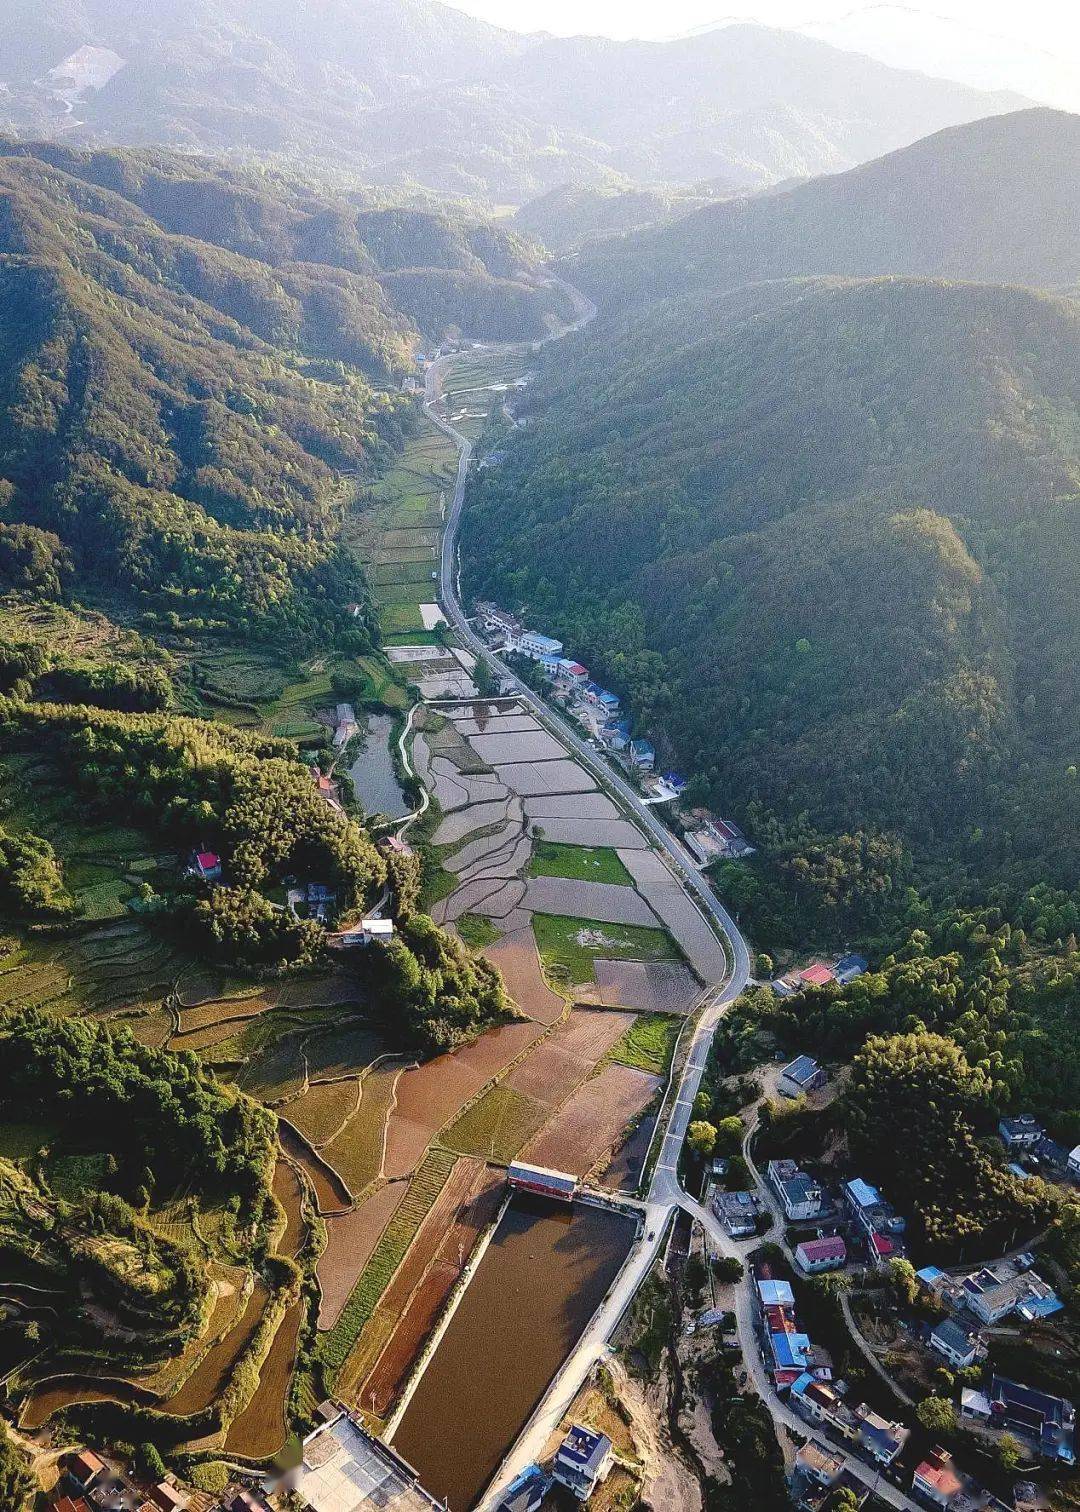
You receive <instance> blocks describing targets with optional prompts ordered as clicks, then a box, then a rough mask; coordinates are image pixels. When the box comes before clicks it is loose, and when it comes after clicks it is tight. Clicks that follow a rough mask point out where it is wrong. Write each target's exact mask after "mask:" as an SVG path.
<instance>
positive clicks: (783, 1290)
mask: <svg viewBox="0 0 1080 1512" xmlns="http://www.w3.org/2000/svg"><path fill="white" fill-rule="evenodd" d="M757 1289H758V1296H759V1297H760V1298H761V1301H762V1305H763V1306H764V1307H794V1306H795V1293H794V1292H793V1291H792V1289H791V1283H790V1281H759V1282H758V1284H757Z"/></svg>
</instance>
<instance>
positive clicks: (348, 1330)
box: [318, 1150, 457, 1380]
mask: <svg viewBox="0 0 1080 1512" xmlns="http://www.w3.org/2000/svg"><path fill="white" fill-rule="evenodd" d="M456 1159H457V1157H456V1156H455V1155H452V1154H451V1153H450V1152H449V1151H448V1150H429V1151H428V1153H427V1155H425V1157H424V1159H423V1162H422V1163H421V1165H420V1167H419V1169H418V1170H417V1172H416V1174H415V1176H414V1177H413V1178H412V1181H411V1182H410V1183H409V1190H408V1192H406V1194H405V1199H404V1201H403V1202H402V1204H401V1206H400V1207H399V1208H398V1210H397V1212H396V1213H395V1214H394V1216H393V1217H392V1218H391V1219H390V1222H389V1223H388V1224H387V1226H386V1229H385V1230H384V1232H383V1235H382V1238H381V1239H380V1240H379V1242H378V1244H377V1245H376V1246H375V1249H374V1251H373V1252H372V1255H371V1259H370V1260H369V1261H368V1263H367V1264H366V1265H365V1266H364V1269H363V1271H362V1272H361V1273H360V1278H359V1280H358V1281H357V1283H356V1285H355V1286H354V1287H353V1291H352V1296H351V1297H350V1298H349V1300H348V1302H346V1304H345V1307H344V1309H343V1311H342V1314H341V1317H340V1318H339V1319H338V1320H337V1322H336V1323H335V1324H334V1326H333V1328H331V1329H329V1330H328V1331H327V1332H326V1333H324V1334H323V1335H322V1336H321V1337H320V1339H319V1341H318V1353H319V1356H320V1358H321V1360H322V1362H323V1364H324V1366H325V1367H326V1369H327V1372H328V1374H329V1376H330V1377H331V1379H332V1380H336V1378H337V1376H338V1375H339V1374H340V1372H341V1370H342V1367H343V1366H344V1364H345V1362H346V1360H347V1359H348V1358H349V1354H350V1352H351V1350H352V1347H353V1345H354V1344H355V1343H356V1341H357V1339H358V1338H359V1337H360V1330H361V1329H362V1328H363V1326H364V1324H365V1323H366V1322H367V1320H368V1319H369V1318H370V1317H371V1314H372V1313H373V1312H374V1311H375V1307H376V1305H377V1304H378V1301H379V1298H380V1297H381V1296H382V1294H383V1292H384V1291H385V1290H386V1288H387V1287H388V1286H389V1285H390V1282H391V1280H392V1279H393V1275H394V1272H395V1271H396V1270H397V1268H398V1266H399V1265H400V1264H401V1262H402V1260H403V1259H404V1258H405V1252H406V1250H407V1249H408V1248H409V1245H410V1244H411V1243H412V1242H413V1240H414V1239H415V1237H416V1231H417V1229H418V1228H419V1227H420V1225H421V1223H423V1221H424V1219H425V1218H426V1217H427V1215H428V1213H429V1212H430V1211H431V1206H432V1204H433V1203H434V1201H435V1199H436V1197H438V1195H439V1193H440V1192H441V1191H442V1189H443V1187H444V1186H445V1185H446V1180H447V1177H448V1176H449V1175H450V1172H451V1171H452V1170H453V1169H454V1163H455V1161H456Z"/></svg>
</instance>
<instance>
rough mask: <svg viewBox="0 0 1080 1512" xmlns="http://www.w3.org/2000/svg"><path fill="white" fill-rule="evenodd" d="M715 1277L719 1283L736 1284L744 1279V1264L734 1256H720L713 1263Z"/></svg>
mask: <svg viewBox="0 0 1080 1512" xmlns="http://www.w3.org/2000/svg"><path fill="white" fill-rule="evenodd" d="M713 1275H714V1276H715V1277H716V1279H717V1280H718V1281H728V1282H731V1283H732V1284H734V1283H735V1282H736V1281H741V1280H742V1278H743V1263H742V1261H741V1260H739V1259H737V1258H736V1257H735V1256H734V1255H720V1256H719V1257H718V1258H717V1259H715V1260H714V1261H713Z"/></svg>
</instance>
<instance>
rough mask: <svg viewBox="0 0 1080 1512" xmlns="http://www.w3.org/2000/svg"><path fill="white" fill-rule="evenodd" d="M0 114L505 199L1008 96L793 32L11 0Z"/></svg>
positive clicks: (64, 128)
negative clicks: (605, 34) (679, 30)
mask: <svg viewBox="0 0 1080 1512" xmlns="http://www.w3.org/2000/svg"><path fill="white" fill-rule="evenodd" d="M0 85H2V86H3V89H2V90H0V128H3V127H4V126H5V125H6V126H7V128H9V129H13V130H15V131H17V132H20V133H27V134H31V135H34V136H51V135H57V134H62V135H63V137H64V138H65V140H72V139H74V140H77V141H81V142H86V143H102V142H105V143H107V142H119V143H122V144H125V145H128V144H139V145H166V146H182V147H185V148H192V149H196V150H202V151H214V152H225V153H242V154H245V155H252V154H254V155H259V156H262V157H268V156H269V157H274V158H275V159H277V160H281V159H282V158H283V157H285V156H289V157H291V158H306V159H307V160H308V162H309V163H310V164H316V165H318V166H319V167H320V168H326V169H338V170H342V171H347V172H349V173H351V174H353V175H354V176H359V177H360V178H362V179H364V180H365V181H367V182H369V183H385V184H394V185H416V186H423V187H425V188H427V189H430V190H433V191H435V192H437V193H440V194H453V195H462V196H470V197H475V198H479V199H485V200H487V201H489V202H494V203H521V202H523V201H525V200H527V199H529V198H532V197H533V196H535V195H536V194H539V193H543V192H544V191H546V190H548V189H551V188H555V187H557V186H559V185H561V184H565V183H570V182H572V183H579V184H592V183H596V182H602V181H607V180H609V179H610V178H611V175H612V174H613V173H614V174H620V175H626V176H629V177H630V178H632V179H634V180H635V181H637V182H652V181H655V180H659V179H664V180H671V181H674V182H678V183H684V184H685V183H693V182H695V181H697V180H699V179H708V180H711V179H718V180H719V181H721V182H722V183H725V184H730V185H732V186H744V187H746V186H757V185H760V184H764V183H771V182H775V181H777V180H780V179H785V178H788V177H790V176H792V175H803V174H811V173H823V172H834V171H836V170H838V169H842V168H845V167H848V166H850V165H851V164H853V163H857V162H860V161H863V160H865V159H866V158H869V157H872V156H875V155H877V154H878V153H881V152H886V151H888V150H890V149H891V148H893V147H897V146H901V145H903V144H904V143H906V142H910V141H913V140H914V139H915V138H916V137H918V136H920V135H922V134H923V133H924V132H925V131H927V130H934V129H936V128H937V127H941V126H946V125H952V124H955V123H957V122H959V121H965V120H972V119H975V118H976V117H979V116H983V115H986V114H988V113H991V112H994V111H997V110H1008V109H1012V108H1015V107H1016V106H1017V105H1018V104H1020V103H1022V102H1021V101H1020V100H1019V99H1018V98H1017V97H1012V96H1007V95H998V94H987V93H982V92H980V91H978V90H974V89H970V88H967V87H966V86H963V85H958V84H953V83H950V82H948V81H945V80H940V79H930V78H927V77H925V76H923V75H921V74H917V73H912V72H908V71H903V70H898V69H891V68H888V67H886V66H885V65H883V64H880V63H876V62H874V61H872V60H871V59H869V58H866V57H862V56H859V55H858V54H855V53H846V52H841V51H839V50H838V49H836V48H832V47H830V46H828V45H827V44H825V43H822V42H819V41H815V40H812V39H810V38H807V37H804V36H800V35H798V34H796V33H784V32H779V31H773V30H770V29H768V28H765V27H757V26H730V27H724V28H720V29H717V30H715V31H712V32H709V33H707V34H705V35H702V36H695V37H691V38H686V39H683V40H680V41H676V42H668V43H661V42H613V41H610V40H607V39H603V38H590V37H575V38H550V37H545V36H542V35H537V36H530V37H523V36H520V35H518V34H517V33H514V32H509V31H502V30H499V29H498V28H495V27H492V26H488V25H486V24H485V23H483V22H481V21H477V20H475V19H473V18H471V17H468V16H466V15H463V14H462V13H461V12H459V11H457V10H454V9H452V8H450V7H448V6H444V5H440V4H438V3H436V0H332V3H330V4H325V3H317V0H255V3H250V0H248V3H241V0H196V3H193V4H180V3H178V0H162V3H155V4H154V5H152V6H145V5H139V4H135V3H133V0H127V3H122V4H117V3H115V0H78V3H76V0H15V3H14V4H13V5H9V6H7V7H6V10H5V48H4V53H3V57H2V58H0Z"/></svg>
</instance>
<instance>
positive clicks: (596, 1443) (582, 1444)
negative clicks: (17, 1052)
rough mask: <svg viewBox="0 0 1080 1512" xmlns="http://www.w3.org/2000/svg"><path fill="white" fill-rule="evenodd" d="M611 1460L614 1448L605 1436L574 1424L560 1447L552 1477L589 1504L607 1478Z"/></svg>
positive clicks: (613, 1455)
mask: <svg viewBox="0 0 1080 1512" xmlns="http://www.w3.org/2000/svg"><path fill="white" fill-rule="evenodd" d="M614 1458H615V1451H614V1446H613V1445H612V1442H611V1440H610V1439H609V1438H608V1436H607V1434H606V1433H597V1432H596V1431H595V1430H594V1429H592V1428H584V1427H582V1426H581V1424H580V1423H574V1424H573V1426H572V1427H571V1428H570V1431H569V1432H568V1433H567V1435H566V1437H565V1438H564V1439H563V1441H562V1443H561V1444H560V1445H559V1448H558V1450H557V1452H556V1455H555V1460H554V1463H553V1464H552V1467H551V1468H552V1474H553V1476H554V1477H555V1479H556V1480H557V1481H558V1483H559V1485H560V1486H565V1487H566V1488H567V1490H568V1491H570V1492H572V1494H573V1495H574V1496H576V1497H577V1499H578V1501H581V1502H583V1501H588V1499H589V1497H590V1496H591V1495H592V1493H593V1491H594V1490H595V1489H596V1486H597V1484H598V1483H599V1482H600V1481H602V1480H603V1479H604V1478H605V1477H606V1476H607V1473H608V1471H609V1470H610V1469H611V1466H612V1463H613V1461H614Z"/></svg>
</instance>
